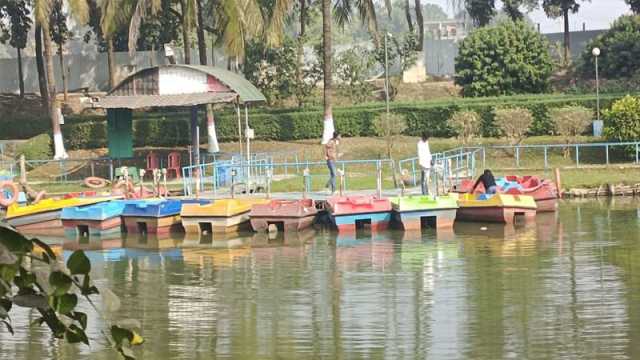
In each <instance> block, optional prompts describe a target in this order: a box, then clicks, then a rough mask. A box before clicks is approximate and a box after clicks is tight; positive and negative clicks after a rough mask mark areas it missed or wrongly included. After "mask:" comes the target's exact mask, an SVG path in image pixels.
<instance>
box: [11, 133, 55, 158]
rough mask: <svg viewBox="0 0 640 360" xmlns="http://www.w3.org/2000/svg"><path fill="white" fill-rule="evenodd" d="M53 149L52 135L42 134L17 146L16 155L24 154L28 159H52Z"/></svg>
mask: <svg viewBox="0 0 640 360" xmlns="http://www.w3.org/2000/svg"><path fill="white" fill-rule="evenodd" d="M51 150H52V149H51V136H49V134H40V135H38V136H35V137H32V138H31V139H29V140H27V141H25V142H24V143H22V144H20V145H18V146H16V151H15V155H16V156H20V155H24V157H25V158H26V159H27V160H34V159H50V158H51V156H52V151H51Z"/></svg>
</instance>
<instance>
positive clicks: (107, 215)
mask: <svg viewBox="0 0 640 360" xmlns="http://www.w3.org/2000/svg"><path fill="white" fill-rule="evenodd" d="M141 202H143V201H142V200H114V201H110V202H104V203H98V204H93V205H89V206H82V207H81V206H75V207H70V208H65V209H62V216H61V218H62V225H63V226H64V232H65V236H67V237H71V238H76V237H90V238H98V239H105V238H107V237H119V236H120V233H121V232H123V230H124V229H123V228H124V226H123V222H122V218H121V217H120V216H121V215H122V212H123V211H124V208H125V206H126V205H127V204H136V203H141Z"/></svg>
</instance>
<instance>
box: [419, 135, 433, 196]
mask: <svg viewBox="0 0 640 360" xmlns="http://www.w3.org/2000/svg"><path fill="white" fill-rule="evenodd" d="M418 165H420V170H421V171H420V173H421V174H420V175H421V176H420V186H421V188H422V195H428V194H429V183H428V181H429V175H430V173H431V149H429V135H427V133H426V132H423V133H422V137H421V138H420V140H419V141H418Z"/></svg>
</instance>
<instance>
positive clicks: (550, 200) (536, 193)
mask: <svg viewBox="0 0 640 360" xmlns="http://www.w3.org/2000/svg"><path fill="white" fill-rule="evenodd" d="M473 184H474V181H473V180H467V179H465V180H462V182H461V183H460V184H458V185H454V187H453V189H452V191H454V192H457V193H468V192H470V191H471V188H472V187H473ZM496 185H497V186H498V191H499V192H500V193H505V194H511V195H529V196H532V197H533V199H534V200H535V201H536V205H537V206H538V207H537V211H538V212H546V211H556V209H557V207H558V190H557V189H556V185H555V184H554V183H553V182H552V181H549V180H546V179H540V178H539V177H537V176H515V175H508V176H505V177H502V178H498V179H496ZM484 192H485V189H484V186H483V185H482V183H480V184H479V185H478V187H477V188H476V191H475V193H476V194H480V193H484Z"/></svg>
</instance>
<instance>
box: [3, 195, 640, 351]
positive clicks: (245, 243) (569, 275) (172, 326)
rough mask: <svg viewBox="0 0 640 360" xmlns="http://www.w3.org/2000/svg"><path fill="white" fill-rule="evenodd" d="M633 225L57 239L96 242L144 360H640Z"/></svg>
mask: <svg viewBox="0 0 640 360" xmlns="http://www.w3.org/2000/svg"><path fill="white" fill-rule="evenodd" d="M482 226H487V227H488V228H487V230H486V231H483V230H481V229H480V228H481V227H482ZM639 230H640V203H639V202H634V201H630V200H622V199H615V200H610V201H602V202H598V201H583V202H564V203H562V204H561V207H560V210H559V212H558V213H557V214H544V215H542V216H538V218H537V220H536V223H535V224H531V225H524V224H523V225H518V226H515V227H513V226H512V227H509V226H503V225H495V224H494V225H491V224H477V223H476V224H474V223H466V224H464V223H463V224H456V226H455V229H454V231H453V232H449V233H446V232H445V233H437V234H436V232H434V231H429V232H426V233H424V234H422V235H420V234H411V233H405V234H403V233H385V234H379V235H378V234H376V235H371V234H366V233H365V234H360V235H359V236H358V237H341V236H337V235H336V234H334V233H331V232H328V231H325V230H314V231H310V232H305V233H303V234H299V235H293V236H291V237H289V236H287V237H286V238H283V237H282V236H280V237H277V238H275V239H269V238H268V237H267V236H266V235H247V236H245V237H242V236H241V237H235V238H228V239H220V238H214V239H210V238H209V239H160V240H159V239H152V238H148V239H139V238H131V237H130V238H127V239H124V240H110V241H103V242H96V243H90V244H79V243H77V242H73V241H65V242H64V243H62V240H56V239H50V241H51V242H53V243H57V244H61V245H60V246H59V248H60V249H61V250H62V249H64V253H65V255H69V254H70V251H71V250H73V249H77V248H83V249H91V251H90V252H89V255H90V258H91V260H92V262H93V275H94V277H95V279H96V283H97V284H98V285H99V287H109V288H111V289H112V290H113V291H114V292H115V293H116V294H117V295H118V296H120V297H121V299H122V309H121V311H120V312H119V313H118V314H117V315H116V316H115V318H128V317H131V318H136V319H139V320H140V321H141V324H142V334H143V335H144V337H145V339H146V343H145V344H144V345H143V346H142V348H141V349H140V351H139V352H138V356H139V358H142V359H187V358H190V359H320V358H324V359H334V358H339V359H525V358H526V359H578V358H579V359H638V358H640V236H639V234H640V233H639ZM96 300H97V303H98V306H102V304H101V302H100V299H99V298H97V299H96ZM87 310H88V311H89V312H90V313H91V311H90V310H89V309H87ZM12 316H13V321H14V323H15V324H25V323H28V322H29V321H32V320H33V319H35V318H36V317H37V314H35V313H31V312H29V311H26V310H24V309H19V310H17V311H16V310H14V311H13V315H12ZM104 326H105V325H104V323H102V322H101V321H100V319H99V318H98V317H96V316H94V317H92V318H91V320H90V324H89V333H90V337H91V338H92V346H91V347H86V346H73V345H60V344H58V342H57V341H55V340H53V339H52V338H51V336H50V335H49V333H48V331H47V330H46V329H45V328H35V327H34V328H27V327H24V326H18V332H17V333H16V335H15V336H11V335H9V334H7V333H6V331H5V330H4V329H1V330H0V359H12V360H13V359H49V358H50V359H114V358H117V357H116V355H115V353H114V352H112V351H111V350H110V349H108V347H107V346H106V344H105V342H104V340H103V338H102V337H101V334H100V331H101V330H102V329H103V328H104Z"/></svg>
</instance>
